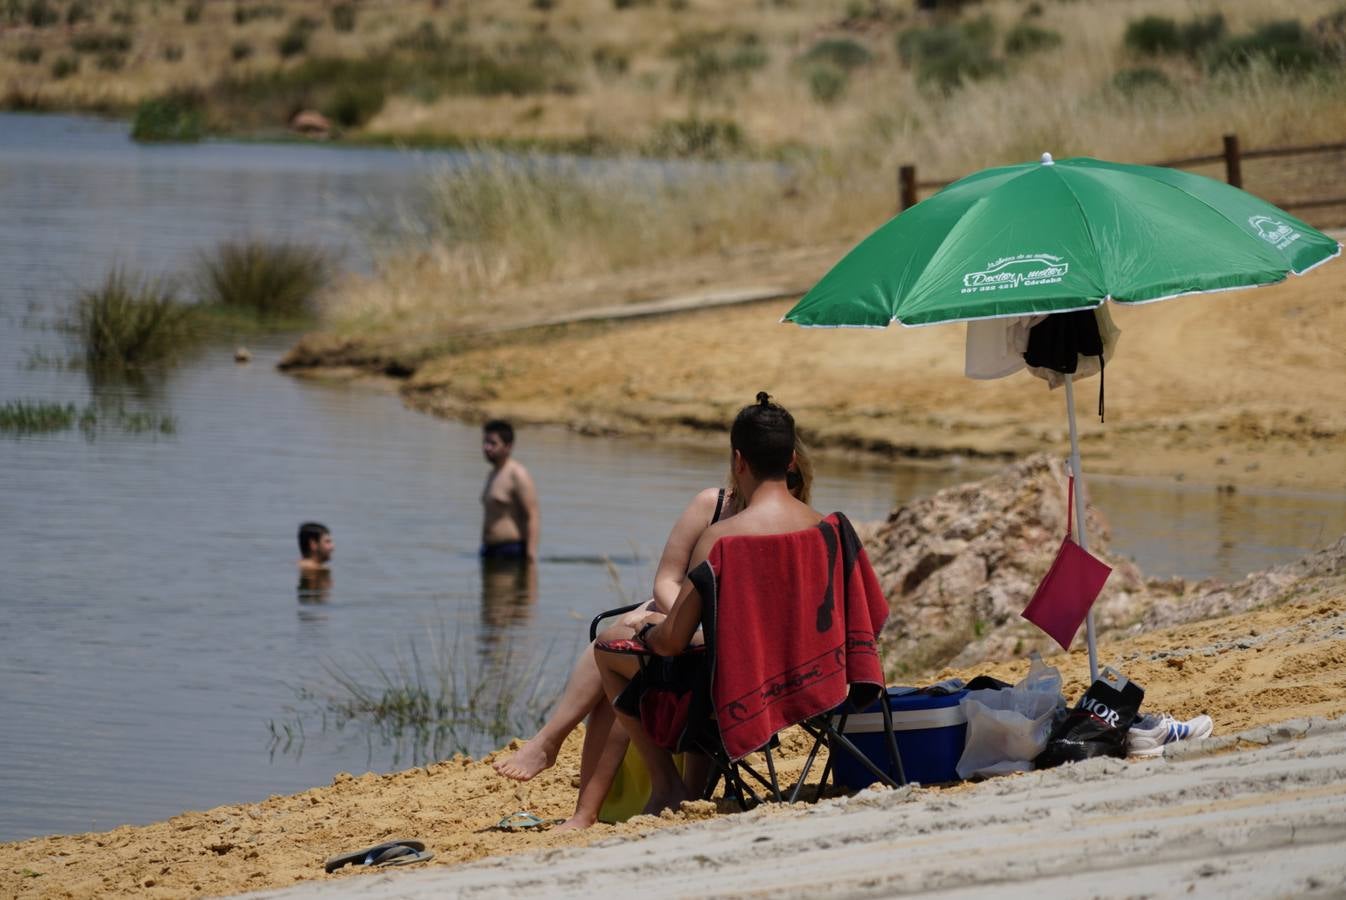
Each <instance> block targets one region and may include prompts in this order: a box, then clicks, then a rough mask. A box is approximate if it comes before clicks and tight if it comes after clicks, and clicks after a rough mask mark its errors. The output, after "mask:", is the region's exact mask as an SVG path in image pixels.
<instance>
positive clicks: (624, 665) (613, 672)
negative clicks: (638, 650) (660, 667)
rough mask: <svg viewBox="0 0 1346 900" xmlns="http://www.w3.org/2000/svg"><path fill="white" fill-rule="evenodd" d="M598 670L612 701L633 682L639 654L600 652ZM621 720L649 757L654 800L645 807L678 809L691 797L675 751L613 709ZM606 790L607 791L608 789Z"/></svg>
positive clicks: (647, 809) (647, 765)
mask: <svg viewBox="0 0 1346 900" xmlns="http://www.w3.org/2000/svg"><path fill="white" fill-rule="evenodd" d="M594 656H595V660H596V661H597V663H598V671H599V672H600V673H601V674H602V677H603V691H604V692H605V693H606V694H607V697H608V700H609V701H616V699H617V696H618V695H619V694H620V693H621V692H622V690H623V689H624V688H625V687H626V685H627V684H628V683H629V682H630V681H631V678H632V677H633V676H634V675H635V673H636V671H637V669H638V668H639V663H637V661H636V659H635V657H633V656H627V655H623V654H619V653H596V654H594ZM613 712H614V713H615V714H616V718H617V722H618V724H620V725H621V727H622V728H624V729H625V730H626V733H627V735H628V736H629V737H630V738H631V741H632V743H634V744H635V745H636V749H637V750H639V751H640V755H641V756H642V757H643V758H644V760H645V768H646V769H647V770H648V771H649V773H650V802H649V803H648V804H647V805H646V806H645V812H646V813H659V812H661V811H662V810H665V809H670V808H676V807H677V806H678V804H679V803H681V802H682V801H684V800H686V799H688V795H687V787H686V785H684V784H683V783H682V775H681V774H680V773H679V772H678V767H677V766H676V765H675V764H674V762H673V754H671V753H669V752H668V751H667V750H665V749H664V748H663V747H660V746H659V745H658V744H656V743H655V742H654V739H653V738H651V737H650V736H649V734H648V733H647V732H646V731H645V729H644V728H643V727H641V724H640V720H639V719H636V718H634V717H632V716H628V715H627V714H626V713H623V712H620V711H617V710H615V709H614V710H613ZM605 792H606V790H605Z"/></svg>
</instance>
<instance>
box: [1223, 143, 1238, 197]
mask: <svg viewBox="0 0 1346 900" xmlns="http://www.w3.org/2000/svg"><path fill="white" fill-rule="evenodd" d="M1224 180H1225V181H1227V182H1229V183H1230V184H1232V185H1233V186H1234V187H1236V188H1241V187H1243V167H1242V161H1241V158H1240V156H1239V136H1238V135H1237V134H1226V135H1225V136H1224Z"/></svg>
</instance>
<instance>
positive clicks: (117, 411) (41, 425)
mask: <svg viewBox="0 0 1346 900" xmlns="http://www.w3.org/2000/svg"><path fill="white" fill-rule="evenodd" d="M73 428H78V429H79V430H80V431H81V432H83V434H84V436H85V437H86V438H89V439H91V440H92V439H93V438H94V437H95V436H96V435H97V433H98V432H99V431H100V430H101V429H110V430H116V431H121V432H123V433H125V434H163V435H170V434H176V433H177V430H178V422H177V419H176V418H174V417H173V416H172V415H168V414H165V413H156V412H145V411H143V410H128V409H127V408H126V407H125V406H124V405H122V404H118V405H116V406H104V407H100V406H98V405H97V404H93V403H89V404H87V405H85V406H84V407H83V408H79V407H76V406H75V404H73V403H64V404H62V403H48V402H45V401H33V400H11V401H9V402H8V403H5V404H4V405H3V406H0V433H3V434H11V435H31V434H54V433H56V432H60V431H69V430H71V429H73Z"/></svg>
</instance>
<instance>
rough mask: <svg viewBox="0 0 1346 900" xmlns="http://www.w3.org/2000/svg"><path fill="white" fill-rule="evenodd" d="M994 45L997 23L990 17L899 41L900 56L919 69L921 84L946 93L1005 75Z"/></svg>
mask: <svg viewBox="0 0 1346 900" xmlns="http://www.w3.org/2000/svg"><path fill="white" fill-rule="evenodd" d="M994 45H995V23H994V22H993V21H992V20H991V18H990V16H982V17H981V18H978V19H974V20H972V21H970V22H959V23H950V24H947V25H936V26H934V27H931V28H919V29H912V30H910V31H905V32H903V33H902V34H900V35H898V38H897V52H898V55H899V56H900V57H901V58H902V60H903V61H904V62H906V63H907V64H908V65H910V66H912V67H913V68H915V70H916V79H917V81H919V82H921V83H922V84H933V85H935V86H937V87H939V88H941V89H943V90H945V91H951V90H954V89H956V88H958V87H959V86H961V85H962V84H963V83H964V82H966V81H977V80H980V79H982V78H987V77H990V76H993V75H998V74H1000V73H1001V72H1002V71H1004V64H1003V63H1002V62H1001V61H1000V60H998V59H996V58H995V57H994V55H993V53H992V48H993V47H994Z"/></svg>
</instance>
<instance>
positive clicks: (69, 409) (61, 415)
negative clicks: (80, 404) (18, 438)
mask: <svg viewBox="0 0 1346 900" xmlns="http://www.w3.org/2000/svg"><path fill="white" fill-rule="evenodd" d="M76 415H77V412H76V409H75V404H73V403H65V404H62V403H43V402H33V401H26V400H11V401H9V402H8V403H6V404H5V405H4V406H0V431H2V432H5V433H6V434H47V433H49V432H53V431H65V430H66V429H67V428H71V427H73V426H74V424H75V418H76Z"/></svg>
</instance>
